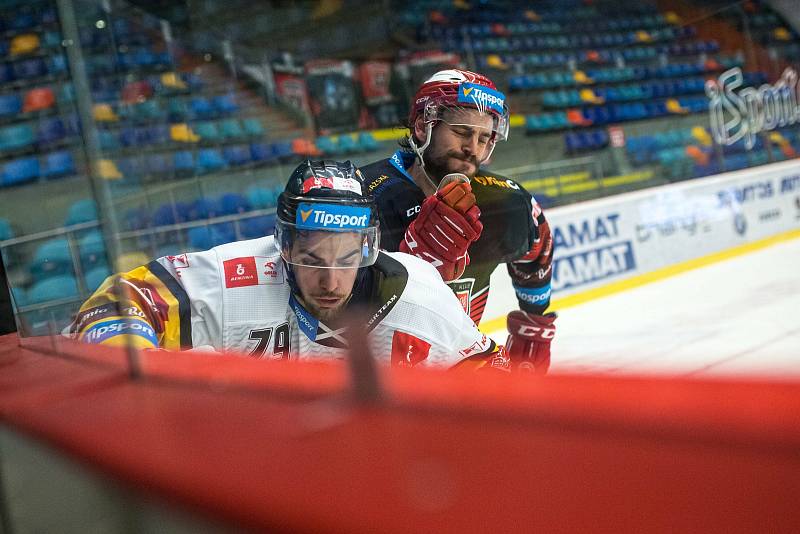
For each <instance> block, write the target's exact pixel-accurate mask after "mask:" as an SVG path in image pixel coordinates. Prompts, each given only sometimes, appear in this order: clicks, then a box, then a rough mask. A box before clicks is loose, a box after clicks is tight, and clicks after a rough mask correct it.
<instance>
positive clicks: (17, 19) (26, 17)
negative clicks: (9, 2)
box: [7, 10, 37, 30]
mask: <svg viewBox="0 0 800 534" xmlns="http://www.w3.org/2000/svg"><path fill="white" fill-rule="evenodd" d="M9 15H10V16H9V18H8V19H7V21H8V28H9V29H11V30H27V29H30V28H33V27H34V26H36V24H37V19H36V18H35V17H34V15H33V12H31V11H22V10H18V11H16V12H14V13H13V15H12V14H9Z"/></svg>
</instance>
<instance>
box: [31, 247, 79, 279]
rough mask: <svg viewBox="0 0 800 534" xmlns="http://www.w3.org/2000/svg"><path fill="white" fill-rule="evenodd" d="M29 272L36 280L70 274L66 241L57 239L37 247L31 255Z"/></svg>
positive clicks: (69, 259)
mask: <svg viewBox="0 0 800 534" xmlns="http://www.w3.org/2000/svg"><path fill="white" fill-rule="evenodd" d="M30 272H31V275H33V277H34V279H36V280H43V279H45V278H48V277H51V276H57V275H61V274H66V273H70V272H72V255H71V254H70V250H69V244H68V243H67V240H66V239H65V238H63V237H57V238H53V239H51V240H49V241H45V242H44V243H42V244H41V245H39V247H38V248H37V249H36V251H35V252H34V254H33V259H32V260H31V264H30Z"/></svg>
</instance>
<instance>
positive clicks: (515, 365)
mask: <svg viewBox="0 0 800 534" xmlns="http://www.w3.org/2000/svg"><path fill="white" fill-rule="evenodd" d="M556 317H557V316H556V314H555V313H548V314H545V315H534V314H532V313H527V312H524V311H522V310H514V311H512V312H511V313H509V314H508V319H507V323H508V340H507V341H506V352H507V353H508V356H509V358H510V359H511V369H512V371H515V372H516V371H521V372H526V371H527V372H533V373H536V374H541V375H543V374H546V373H547V370H548V369H549V368H550V342H551V341H553V337H554V336H555V334H556V327H555V324H554V322H555V320H556Z"/></svg>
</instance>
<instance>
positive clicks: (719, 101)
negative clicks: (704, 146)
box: [705, 67, 800, 149]
mask: <svg viewBox="0 0 800 534" xmlns="http://www.w3.org/2000/svg"><path fill="white" fill-rule="evenodd" d="M797 81H798V75H797V71H795V70H794V69H793V68H791V67H788V68H787V69H786V70H784V71H783V74H782V75H781V77H780V79H779V80H778V81H777V82H775V84H774V85H770V84H766V83H765V84H763V85H762V86H761V87H758V88H755V87H742V85H743V84H744V75H743V74H742V69H741V68H739V67H735V68H733V69H730V70H728V71H725V72H724V73H722V74H721V75H720V76H719V78H718V79H717V80H709V81H707V82H706V87H705V89H706V95H707V96H708V98H709V106H708V109H709V114H710V117H709V119H710V123H711V134H712V135H713V137H714V140H715V141H716V142H717V143H719V144H721V145H732V144H734V143H736V142H737V141H740V140H742V139H743V140H744V144H745V146H746V147H747V148H748V149H751V148H753V146H755V142H756V135H757V134H758V133H760V132H764V131H770V130H774V129H775V128H781V127H784V126H790V125H793V124H796V123H798V122H800V94H798V86H797Z"/></svg>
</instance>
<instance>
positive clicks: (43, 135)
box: [37, 117, 67, 146]
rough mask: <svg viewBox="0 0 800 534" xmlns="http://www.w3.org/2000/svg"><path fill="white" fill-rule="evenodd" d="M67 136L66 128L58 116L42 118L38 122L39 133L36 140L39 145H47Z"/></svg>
mask: <svg viewBox="0 0 800 534" xmlns="http://www.w3.org/2000/svg"><path fill="white" fill-rule="evenodd" d="M66 136H67V129H66V127H65V126H64V121H62V120H61V118H59V117H49V118H44V119H42V120H41V121H40V122H39V134H38V135H37V141H38V143H39V146H43V145H48V144H50V143H56V142H58V141H61V140H62V139H64V138H65V137H66Z"/></svg>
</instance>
